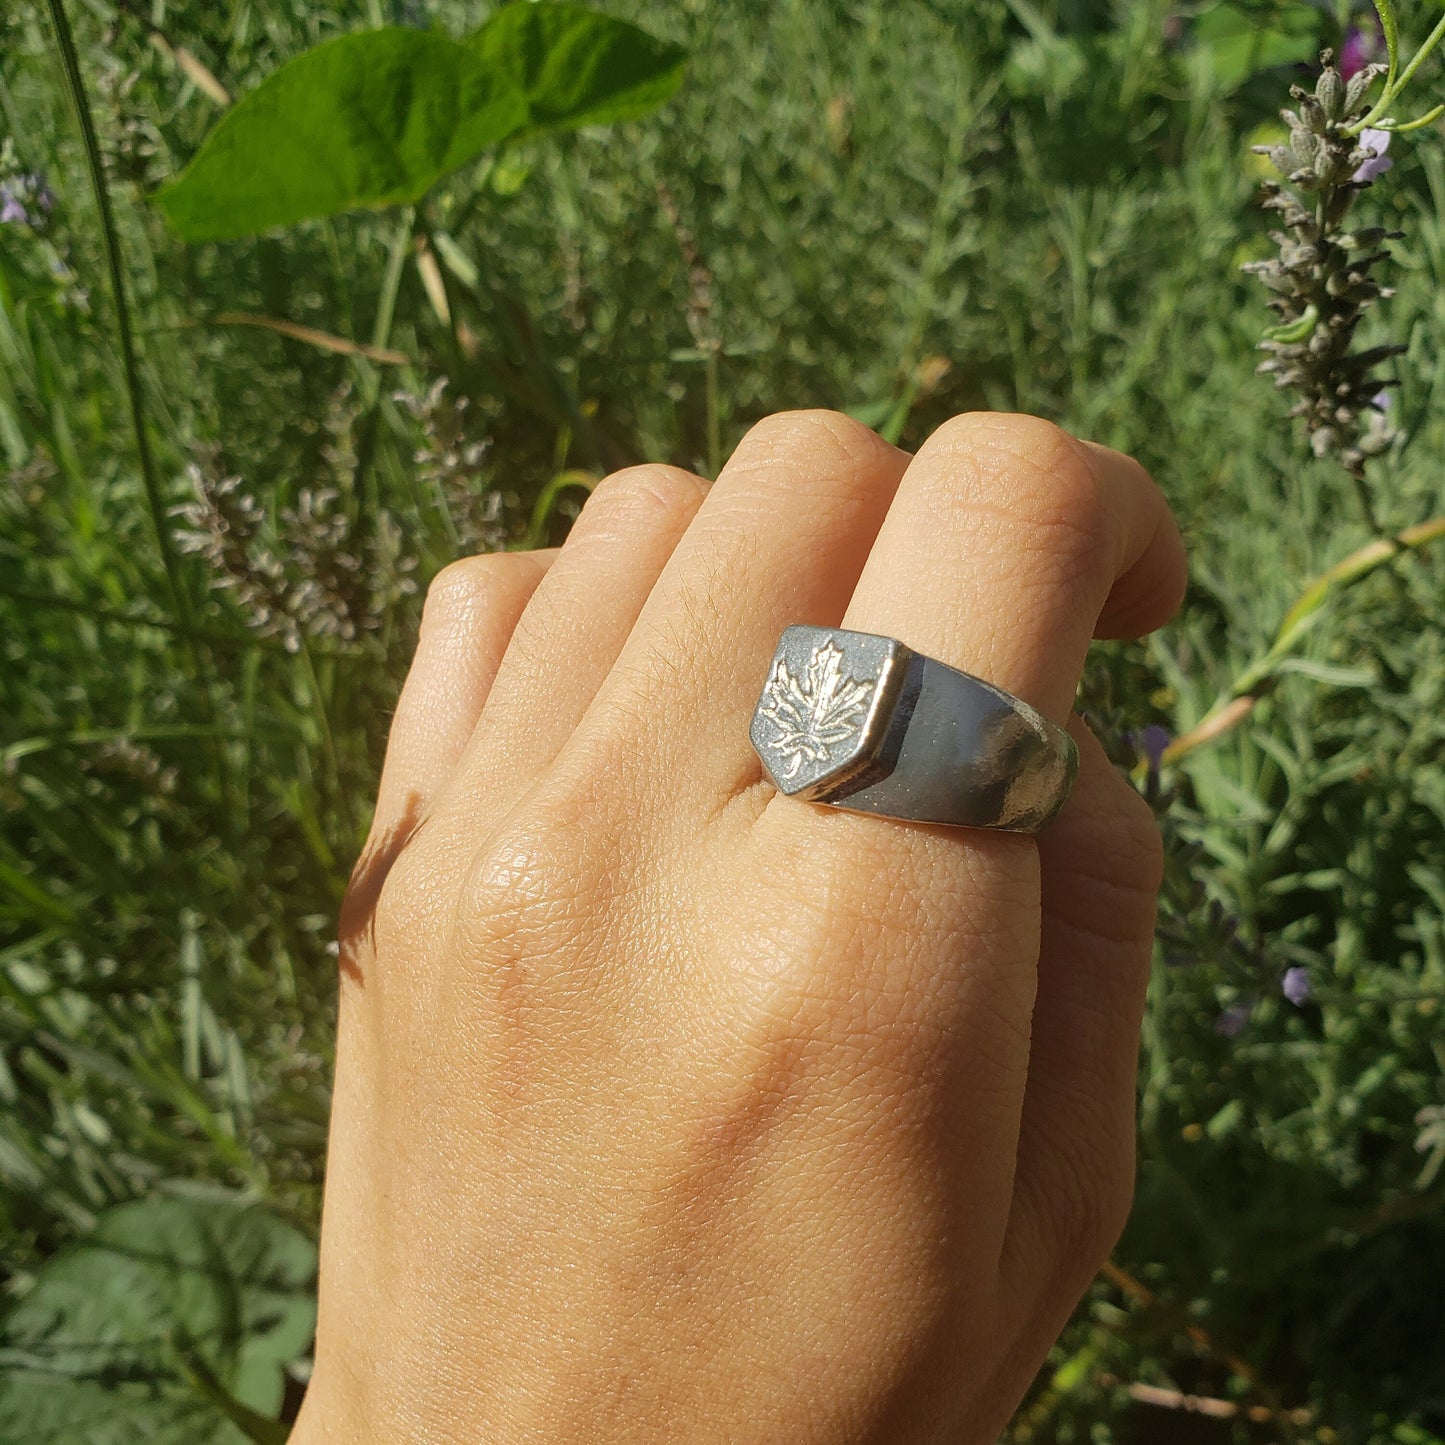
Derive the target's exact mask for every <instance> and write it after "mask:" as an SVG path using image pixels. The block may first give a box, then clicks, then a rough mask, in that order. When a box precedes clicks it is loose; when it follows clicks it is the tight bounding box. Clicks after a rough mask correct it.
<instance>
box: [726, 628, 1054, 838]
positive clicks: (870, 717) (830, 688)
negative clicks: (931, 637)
mask: <svg viewBox="0 0 1445 1445" xmlns="http://www.w3.org/2000/svg"><path fill="white" fill-rule="evenodd" d="M749 736H750V737H751V739H752V744H753V747H754V748H755V749H756V750H757V754H758V757H759V758H761V759H762V763H763V767H764V768H765V769H766V770H767V774H768V777H769V778H771V779H772V781H773V782H774V783H775V784H776V785H777V787H778V788H779V790H780V791H781V792H784V793H786V794H787V795H788V796H789V797H792V798H798V799H800V800H802V801H804V802H809V803H828V804H830V805H831V806H833V807H835V808H847V809H850V810H851V811H853V812H858V813H886V814H887V815H888V816H890V817H894V818H910V819H912V820H914V821H915V822H920V823H950V824H953V825H955V826H957V827H965V828H1000V829H1004V830H1006V831H1008V832H1011V833H1035V832H1037V831H1038V830H1039V829H1040V828H1042V827H1043V826H1044V824H1045V823H1047V822H1048V821H1049V819H1050V818H1052V817H1053V816H1054V814H1055V813H1057V812H1058V811H1059V809H1060V808H1061V807H1063V805H1064V799H1065V798H1067V797H1068V795H1069V788H1070V786H1071V785H1072V783H1073V781H1074V773H1075V771H1076V770H1077V768H1078V763H1079V754H1078V749H1077V748H1076V747H1075V746H1074V740H1073V739H1072V738H1071V737H1070V736H1069V735H1068V733H1066V732H1065V731H1064V730H1063V728H1061V727H1059V726H1058V725H1057V724H1056V723H1052V722H1050V721H1049V720H1048V718H1046V717H1044V716H1042V714H1040V713H1039V712H1037V711H1036V710H1035V709H1033V708H1031V707H1030V706H1029V705H1028V703H1026V702H1023V701H1021V700H1020V699H1019V698H1016V697H1014V695H1013V694H1012V693H1008V692H1005V691H1004V690H1003V689H1002V688H999V687H994V686H993V684H992V683H988V682H984V681H982V680H981V679H980V678H977V677H973V676H971V675H970V674H968V673H966V672H960V671H959V670H958V669H957V668H954V667H948V666H946V665H945V664H943V663H941V662H938V661H936V660H935V659H933V658H931V657H924V656H922V655H921V654H920V653H917V652H914V651H912V650H911V649H910V648H908V647H905V646H904V644H903V643H901V642H899V641H898V640H897V639H896V638H892V637H880V636H878V635H876V634H875V633H871V632H849V631H846V630H844V629H843V628H839V627H789V628H788V629H787V630H786V631H785V632H784V633H783V635H782V637H781V639H779V642H778V650H777V652H776V653H775V654H774V656H773V664H772V668H771V669H770V671H769V673H768V680H767V682H766V683H765V684H764V685H763V692H762V696H761V697H760V698H759V699H758V705H757V708H756V709H755V710H754V712H753V721H752V726H751V728H750V729H749Z"/></svg>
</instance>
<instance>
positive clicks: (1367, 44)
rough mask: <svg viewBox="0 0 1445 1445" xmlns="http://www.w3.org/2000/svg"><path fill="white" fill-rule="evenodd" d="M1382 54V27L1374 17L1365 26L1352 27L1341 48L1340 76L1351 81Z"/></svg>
mask: <svg viewBox="0 0 1445 1445" xmlns="http://www.w3.org/2000/svg"><path fill="white" fill-rule="evenodd" d="M1379 53H1380V27H1379V24H1378V22H1377V21H1376V20H1375V17H1374V16H1373V15H1372V16H1370V17H1369V19H1368V20H1366V21H1365V23H1364V24H1363V25H1352V26H1350V28H1349V29H1348V30H1347V31H1346V32H1345V41H1344V44H1343V45H1341V46H1340V74H1341V75H1342V76H1343V77H1344V78H1345V79H1346V80H1349V79H1350V78H1351V77H1352V76H1355V75H1358V74H1359V73H1360V72H1361V71H1362V70H1363V69H1364V68H1365V67H1366V66H1367V65H1369V64H1370V63H1371V62H1372V61H1373V60H1374V59H1375V57H1376V56H1377V55H1379Z"/></svg>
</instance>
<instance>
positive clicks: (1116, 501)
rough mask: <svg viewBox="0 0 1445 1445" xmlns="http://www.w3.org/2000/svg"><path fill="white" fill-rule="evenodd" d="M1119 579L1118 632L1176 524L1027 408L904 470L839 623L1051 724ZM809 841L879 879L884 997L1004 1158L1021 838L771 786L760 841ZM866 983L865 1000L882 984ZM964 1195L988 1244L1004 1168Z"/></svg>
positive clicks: (1109, 456) (988, 1151)
mask: <svg viewBox="0 0 1445 1445" xmlns="http://www.w3.org/2000/svg"><path fill="white" fill-rule="evenodd" d="M1121 579H1122V581H1123V590H1122V591H1121V593H1120V596H1121V598H1125V599H1127V605H1121V606H1120V607H1119V609H1118V610H1117V612H1116V613H1114V614H1113V616H1114V617H1115V618H1117V620H1118V621H1119V622H1120V623H1121V624H1124V625H1127V626H1128V627H1129V628H1131V629H1133V628H1143V627H1149V626H1153V625H1156V624H1157V623H1159V622H1162V621H1163V620H1164V619H1165V618H1166V617H1167V616H1168V615H1169V614H1170V613H1171V612H1172V610H1173V608H1174V607H1175V606H1176V605H1177V602H1178V600H1179V596H1180V594H1181V592H1182V590H1183V560H1182V553H1181V549H1180V544H1179V540H1178V534H1177V532H1176V530H1175V528H1174V525H1173V522H1172V520H1171V519H1170V517H1169V514H1168V509H1167V507H1166V506H1165V504H1164V501H1163V499H1162V497H1161V496H1160V495H1159V492H1158V490H1157V488H1156V487H1155V486H1154V484H1153V483H1152V482H1151V481H1150V480H1149V478H1148V476H1147V475H1146V474H1145V473H1144V472H1143V470H1142V469H1141V468H1139V467H1138V466H1137V465H1136V464H1135V463H1133V462H1130V461H1128V460H1127V459H1126V458H1124V457H1122V456H1119V455H1118V454H1117V453H1113V452H1109V451H1106V450H1105V449H1103V448H1090V447H1085V446H1083V445H1082V444H1080V443H1078V442H1076V441H1075V440H1074V439H1072V438H1070V437H1068V436H1067V435H1066V434H1065V433H1063V432H1061V431H1060V430H1059V429H1058V428H1057V427H1054V426H1052V425H1050V424H1048V423H1046V422H1042V421H1038V420H1036V419H1034V418H1030V417H1014V416H994V415H986V414H980V415H973V416H963V417H959V418H956V419H955V420H954V421H952V422H950V423H948V424H947V425H945V426H944V427H943V428H941V429H940V430H939V431H938V432H936V433H935V434H934V436H933V437H932V438H931V439H930V440H929V441H928V442H927V443H926V444H925V445H924V447H923V448H922V449H921V450H920V451H919V453H918V455H917V456H916V457H915V458H914V460H913V462H912V463H911V464H910V465H909V468H908V471H907V473H906V475H905V476H904V478H903V481H902V483H901V484H900V486H899V488H898V493H897V496H896V497H895V498H894V501H893V505H892V507H891V508H890V509H889V512H888V516H887V519H886V520H885V521H884V523H883V525H882V527H881V528H880V530H879V533H878V537H877V539H876V541H875V543H874V546H873V548H872V551H871V553H870V555H869V557H868V561H867V564H866V565H865V567H864V568H863V571H862V574H861V575H860V577H859V581H858V585H857V587H856V589H855V590H854V593H853V596H852V599H851V601H850V602H849V605H848V607H847V610H846V614H845V616H844V619H843V625H844V626H845V627H849V628H856V629H859V630H861V631H865V632H875V633H882V634H886V635H888V636H891V637H897V638H899V639H901V640H902V641H903V642H904V643H906V644H907V645H908V646H910V647H912V648H914V649H916V650H917V651H918V652H920V653H923V654H925V655H927V656H930V657H934V658H937V659H939V660H940V661H942V662H944V663H947V664H949V665H951V666H954V667H959V668H962V669H963V670H965V671H967V672H969V673H972V674H974V675H976V676H979V677H982V678H984V679H985V680H987V681H989V682H992V683H995V684H996V685H998V686H1001V687H1003V688H1005V689H1007V690H1009V691H1010V692H1013V693H1015V694H1017V695H1018V696H1020V697H1022V698H1024V699H1025V700H1026V701H1028V702H1029V703H1031V704H1033V705H1034V706H1035V707H1037V708H1039V709H1040V710H1041V711H1043V712H1045V713H1050V714H1052V715H1053V716H1055V717H1059V718H1062V717H1064V716H1066V715H1067V713H1068V710H1069V705H1070V702H1071V700H1072V698H1073V695H1074V692H1075V689H1076V686H1077V682H1078V676H1079V671H1080V669H1081V667H1082V663H1083V659H1084V655H1085V652H1086V650H1087V648H1088V644H1089V640H1090V637H1091V635H1092V633H1093V631H1094V628H1095V625H1096V623H1097V622H1098V619H1099V618H1100V616H1101V614H1105V612H1106V607H1107V605H1108V602H1109V598H1110V595H1111V593H1112V592H1113V590H1114V588H1115V586H1116V585H1118V584H1120V583H1121ZM805 844H806V845H807V849H808V850H810V851H811V854H812V855H813V856H817V857H819V858H820V860H821V861H820V863H819V865H818V866H819V867H823V866H825V865H828V866H830V867H831V869H832V870H833V871H834V872H836V873H837V874H838V875H840V876H854V877H859V878H873V879H876V880H878V882H876V883H875V884H874V887H875V888H878V889H879V890H880V891H879V895H878V896H879V898H880V900H886V902H887V905H888V914H889V916H888V920H887V928H888V933H889V936H891V937H892V938H893V939H895V940H896V941H895V942H894V943H893V944H891V945H890V944H888V943H886V942H883V943H880V945H879V946H878V947H877V948H876V949H875V950H874V953H875V956H877V957H881V958H884V959H887V958H890V957H891V958H893V959H894V960H895V962H894V963H893V964H892V965H890V967H891V968H892V970H893V974H894V975H895V976H894V979H893V982H892V985H891V989H892V992H893V993H894V994H896V995H897V996H898V997H900V998H902V997H904V996H905V995H907V994H916V993H920V992H925V993H927V994H928V996H929V1007H930V1008H931V1009H932V1010H933V1018H934V1019H935V1020H936V1021H938V1026H937V1027H936V1028H935V1029H934V1030H932V1031H930V1030H928V1029H927V1028H922V1029H920V1030H919V1038H920V1039H921V1040H922V1043H921V1045H920V1047H923V1048H925V1049H927V1048H937V1047H938V1040H939V1039H940V1038H941V1039H944V1040H946V1043H947V1048H946V1056H947V1057H946V1058H943V1059H940V1061H939V1067H940V1069H941V1070H942V1071H943V1073H942V1074H941V1075H940V1077H943V1076H944V1075H946V1077H947V1084H946V1087H945V1093H946V1094H947V1098H948V1101H949V1102H951V1104H952V1107H953V1113H952V1116H951V1117H952V1119H953V1124H952V1125H951V1127H952V1129H953V1130H954V1132H955V1134H956V1135H957V1137H958V1142H959V1148H958V1150H957V1151H956V1157H958V1158H971V1159H980V1158H996V1159H1000V1158H1001V1159H1008V1160H1010V1161H1011V1160H1012V1159H1013V1158H1014V1153H1015V1149H1016V1145H1017V1129H1018V1125H1019V1119H1020V1113H1021V1110H1022V1105H1023V1098H1024V1090H1025V1086H1026V1082H1027V1076H1028V1073H1027V1070H1028V1058H1029V1034H1030V1026H1031V1015H1032V1011H1033V1003H1034V992H1035V987H1036V973H1037V962H1038V932H1037V929H1038V920H1039V911H1038V910H1039V883H1038V878H1039V873H1038V868H1039V860H1038V855H1037V851H1036V849H1035V848H1034V847H1033V846H1032V844H1031V843H1030V841H1029V840H1028V839H1027V838H1022V837H1018V836H1011V835H1007V834H995V833H987V832H982V831H979V830H967V829H951V828H937V827H930V826H922V825H911V824H908V823H906V822H900V821H899V820H897V819H893V818H885V817H878V816H870V815H866V814H853V813H847V812H841V811H835V810H831V809H825V808H816V807H808V806H806V805H801V804H798V803H796V802H794V801H792V800H790V799H787V798H783V797H774V798H773V799H772V801H771V802H770V803H769V805H768V808H767V811H766V813H765V815H764V818H763V820H762V824H761V826H760V828H759V830H758V833H757V838H756V846H758V847H759V848H765V847H766V848H771V849H783V850H784V851H796V850H798V849H799V848H802V847H803V846H804V845H805ZM830 858H831V864H829V859H830ZM884 879H891V880H893V881H892V884H891V886H888V887H886V888H884V887H883V885H882V880H884ZM877 907H878V909H879V911H880V912H881V911H882V907H883V904H882V902H880V903H879V904H878V905H877ZM919 940H925V941H927V947H926V948H925V950H924V951H925V952H926V953H927V954H928V956H929V957H931V958H932V959H933V965H932V967H931V968H928V967H923V968H920V967H918V966H917V965H914V966H912V968H911V970H910V969H909V968H905V967H904V966H903V964H902V963H901V962H898V961H897V960H904V959H909V958H914V957H916V955H917V952H918V947H917V944H918V941H919ZM860 966H861V967H873V968H874V970H875V972H876V971H877V968H878V967H881V966H880V965H873V964H870V963H869V962H868V961H867V960H864V962H863V964H862V965H853V966H852V967H850V968H835V970H834V971H835V974H836V975H837V976H836V977H835V978H833V979H831V980H830V983H831V985H832V986H833V987H834V988H835V989H836V990H837V991H838V992H839V993H840V994H846V993H849V992H852V991H856V990H857V988H858V987H859V986H860V979H859V978H858V977H856V976H855V975H857V974H858V968H859V967H860ZM920 981H921V982H920ZM870 982H871V987H872V989H873V994H874V996H875V997H876V996H877V995H878V993H879V992H880V991H882V990H887V989H888V988H889V987H890V985H889V983H888V981H887V980H886V979H884V980H872V981H870ZM911 1016H926V1015H914V1014H912V1013H911V1012H910V1009H908V1008H904V1007H903V1006H902V1005H900V1007H899V1011H898V1017H899V1019H900V1020H905V1021H906V1020H907V1019H908V1018H909V1017H911ZM965 1146H966V1147H965ZM960 1188H961V1190H962V1191H963V1197H967V1198H969V1199H970V1200H972V1201H973V1204H974V1206H975V1208H976V1210H977V1214H978V1217H979V1218H980V1219H991V1220H996V1221H997V1222H998V1227H999V1238H1000V1239H1001V1238H1002V1230H1003V1226H1004V1222H1005V1221H1006V1219H1007V1216H1008V1210H1009V1205H1010V1200H1011V1195H1012V1173H1011V1170H1007V1169H1005V1170H999V1171H994V1172H989V1171H979V1172H978V1176H977V1178H971V1179H969V1180H962V1181H960Z"/></svg>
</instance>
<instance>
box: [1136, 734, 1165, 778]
mask: <svg viewBox="0 0 1445 1445" xmlns="http://www.w3.org/2000/svg"><path fill="white" fill-rule="evenodd" d="M1172 741H1173V739H1172V738H1171V737H1170V736H1169V729H1168V728H1164V727H1160V726H1159V724H1158V723H1150V724H1149V726H1148V727H1146V728H1145V729H1144V734H1143V736H1142V737H1141V738H1140V739H1139V747H1140V749H1141V751H1142V752H1143V754H1144V756H1145V757H1146V758H1148V759H1149V771H1150V772H1151V773H1157V772H1158V771H1159V765H1160V763H1162V762H1163V760H1164V749H1165V748H1167V747H1168V746H1169V744H1170V743H1171V742H1172Z"/></svg>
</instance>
